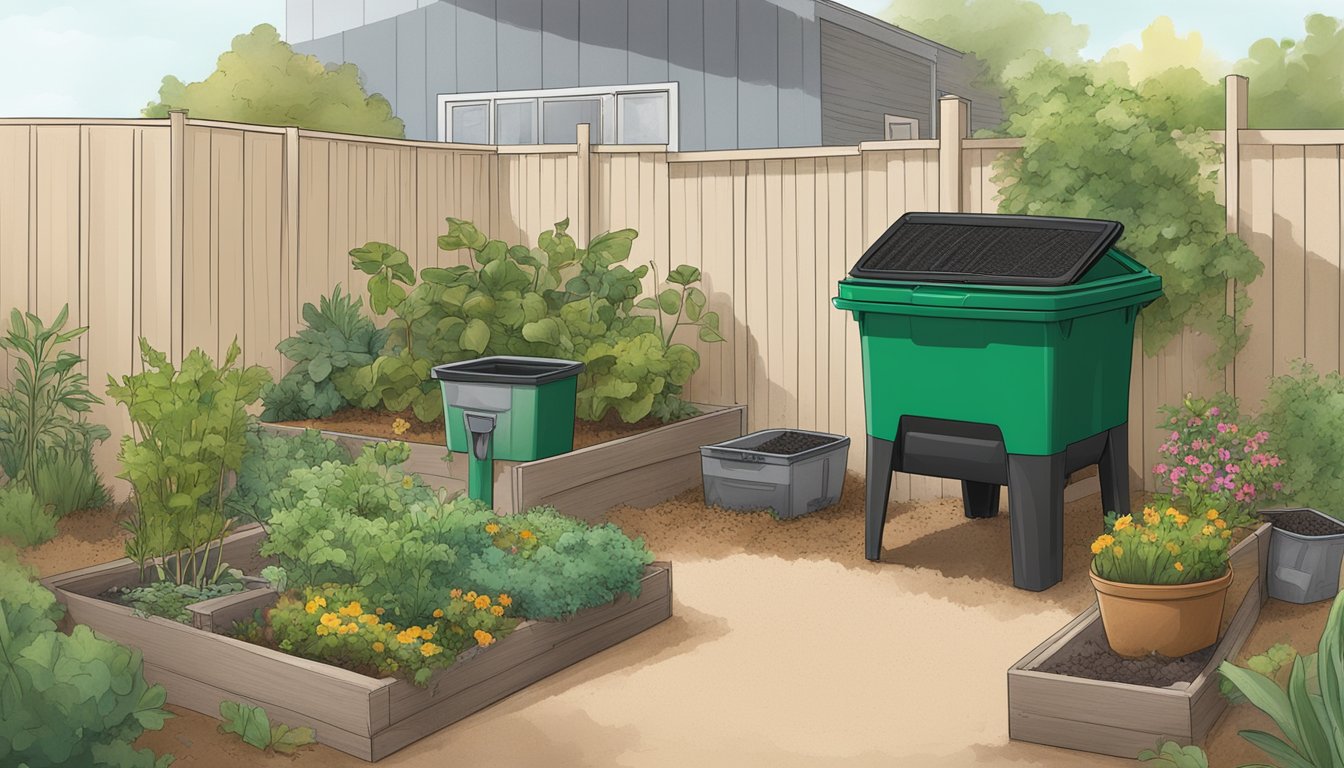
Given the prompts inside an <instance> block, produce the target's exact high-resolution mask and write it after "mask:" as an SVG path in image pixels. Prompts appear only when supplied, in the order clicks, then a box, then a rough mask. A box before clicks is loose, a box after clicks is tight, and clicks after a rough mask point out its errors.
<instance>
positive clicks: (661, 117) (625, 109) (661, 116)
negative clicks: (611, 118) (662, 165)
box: [619, 93, 668, 144]
mask: <svg viewBox="0 0 1344 768" xmlns="http://www.w3.org/2000/svg"><path fill="white" fill-rule="evenodd" d="M619 98H620V107H619V109H620V115H621V131H620V133H621V135H620V142H621V143H622V144H666V143H667V135H668V116H667V94H666V93H630V94H622V95H621V96H620V97H619Z"/></svg>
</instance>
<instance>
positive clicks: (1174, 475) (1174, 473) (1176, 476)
mask: <svg viewBox="0 0 1344 768" xmlns="http://www.w3.org/2000/svg"><path fill="white" fill-rule="evenodd" d="M1167 477H1168V478H1170V479H1171V482H1173V483H1175V482H1177V481H1179V480H1180V479H1181V471H1180V470H1179V469H1173V470H1171V474H1170V475H1168V476H1167Z"/></svg>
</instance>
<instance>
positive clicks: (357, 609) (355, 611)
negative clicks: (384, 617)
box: [337, 600, 364, 616]
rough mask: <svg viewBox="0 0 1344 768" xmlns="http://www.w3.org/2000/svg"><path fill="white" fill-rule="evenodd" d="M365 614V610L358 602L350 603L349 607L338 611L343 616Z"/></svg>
mask: <svg viewBox="0 0 1344 768" xmlns="http://www.w3.org/2000/svg"><path fill="white" fill-rule="evenodd" d="M363 612H364V608H363V607H362V606H361V605H360V604H359V601H358V600H352V601H350V604H349V605H347V606H345V607H344V608H342V609H340V610H339V611H337V613H339V614H341V615H342V616H358V615H359V614H361V613H363Z"/></svg>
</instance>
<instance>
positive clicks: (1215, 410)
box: [1209, 405, 1222, 416]
mask: <svg viewBox="0 0 1344 768" xmlns="http://www.w3.org/2000/svg"><path fill="white" fill-rule="evenodd" d="M1220 413H1222V410H1221V409H1219V408H1218V406H1216V405H1215V406H1214V407H1212V408H1210V409H1209V415H1210V416H1217V415H1218V414H1220Z"/></svg>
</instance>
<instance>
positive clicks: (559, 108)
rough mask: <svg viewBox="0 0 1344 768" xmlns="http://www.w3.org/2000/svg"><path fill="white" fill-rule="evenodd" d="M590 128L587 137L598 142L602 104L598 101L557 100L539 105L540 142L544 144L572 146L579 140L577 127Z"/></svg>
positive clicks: (600, 129) (600, 133)
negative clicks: (584, 126) (581, 124)
mask: <svg viewBox="0 0 1344 768" xmlns="http://www.w3.org/2000/svg"><path fill="white" fill-rule="evenodd" d="M580 123H587V124H588V125H590V126H592V130H591V131H590V132H589V136H591V137H592V140H593V141H594V142H600V141H601V136H602V102H601V100H599V99H557V100H555V101H544V102H542V105H541V125H542V129H541V132H542V142H543V143H545V144H573V143H574V142H576V141H578V140H579V131H578V128H577V126H578V125H579V124H580Z"/></svg>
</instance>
